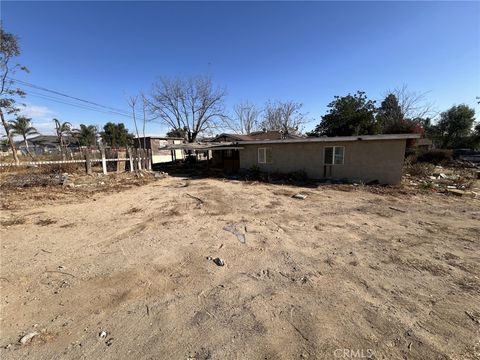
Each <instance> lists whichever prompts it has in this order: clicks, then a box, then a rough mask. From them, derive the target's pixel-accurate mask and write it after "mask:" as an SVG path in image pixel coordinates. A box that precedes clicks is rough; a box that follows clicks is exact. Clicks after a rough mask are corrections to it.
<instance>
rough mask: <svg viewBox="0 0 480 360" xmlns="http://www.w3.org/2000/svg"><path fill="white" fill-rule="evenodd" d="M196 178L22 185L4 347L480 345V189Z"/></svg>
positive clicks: (18, 352) (319, 351)
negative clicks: (74, 186) (475, 193)
mask: <svg viewBox="0 0 480 360" xmlns="http://www.w3.org/2000/svg"><path fill="white" fill-rule="evenodd" d="M183 184H185V181H183V180H182V179H181V178H173V177H170V178H166V179H161V180H158V181H155V182H152V183H149V184H146V185H143V186H140V187H136V186H132V187H131V188H130V189H118V191H117V192H114V193H107V194H99V193H94V194H89V195H88V196H83V195H78V193H75V191H74V190H71V193H70V194H69V193H68V191H66V190H65V192H62V196H61V197H60V198H59V197H55V196H54V197H50V198H49V197H43V198H42V197H36V196H29V194H31V193H32V192H33V191H34V190H33V189H26V190H22V192H19V193H18V194H17V195H18V196H16V198H13V197H12V196H7V194H5V193H4V194H3V196H5V197H6V198H8V203H6V204H3V205H4V206H3V210H2V211H1V215H0V220H1V223H2V226H1V228H0V237H1V269H0V291H1V323H0V325H1V340H0V341H1V342H0V345H1V346H2V347H1V349H0V358H2V359H26V358H31V359H132V358H134V359H301V358H309V359H337V358H339V359H342V358H354V357H355V356H357V358H358V357H360V356H363V358H366V357H368V356H370V358H373V359H406V358H408V359H475V358H477V359H478V358H480V277H479V274H480V201H479V200H478V199H470V198H465V197H454V196H447V195H438V194H432V195H423V194H422V195H405V194H395V193H391V194H373V193H372V192H371V191H365V190H364V189H362V188H358V189H355V190H353V188H350V189H352V190H353V191H339V190H334V189H331V188H318V189H316V188H307V189H303V188H296V187H290V186H282V185H269V184H258V183H257V184H249V183H245V182H236V181H222V180H213V179H200V180H191V181H190V182H188V183H187V185H188V186H183V187H182V185H183ZM35 191H40V192H42V191H43V192H44V191H45V190H42V189H40V190H35ZM69 191H70V190H69ZM299 191H302V192H304V193H306V194H308V197H307V198H306V199H305V200H297V199H293V198H291V196H292V195H293V194H295V193H296V192H299ZM22 194H23V195H22ZM197 198H198V199H197ZM15 199H16V200H15ZM202 201H203V203H202ZM392 207H393V208H392ZM399 210H400V211H399ZM18 219H20V220H18ZM229 226H230V227H229ZM225 227H229V229H230V230H232V229H233V232H237V233H238V235H239V236H238V237H237V236H236V235H235V234H233V233H232V232H229V231H226V230H224V228H225ZM235 229H236V230H235ZM242 235H244V236H245V242H242V241H241V240H242ZM209 257H213V258H215V257H221V258H222V259H223V260H224V261H225V266H223V267H221V266H217V265H216V264H215V263H214V262H213V261H212V260H211V259H210V258H209ZM102 331H105V332H106V336H105V337H101V336H99V334H100V333H101V332H102ZM31 332H38V335H37V336H35V337H34V338H33V339H32V340H31V341H30V342H27V343H26V344H25V345H20V344H19V339H20V338H21V337H22V336H23V335H26V334H29V333H31Z"/></svg>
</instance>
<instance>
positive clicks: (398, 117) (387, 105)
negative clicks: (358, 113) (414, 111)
mask: <svg viewBox="0 0 480 360" xmlns="http://www.w3.org/2000/svg"><path fill="white" fill-rule="evenodd" d="M376 120H377V122H378V124H379V125H381V126H382V132H383V133H384V134H389V133H390V134H392V133H395V131H394V130H395V128H398V127H399V124H401V123H402V122H403V121H404V115H403V113H402V109H401V108H400V105H399V103H398V99H397V97H396V96H395V95H394V94H388V95H387V96H386V97H385V99H383V101H382V103H381V104H380V107H379V108H378V109H377V117H376ZM392 130H393V131H392Z"/></svg>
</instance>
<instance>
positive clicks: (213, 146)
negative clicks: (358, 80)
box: [165, 134, 420, 150]
mask: <svg viewBox="0 0 480 360" xmlns="http://www.w3.org/2000/svg"><path fill="white" fill-rule="evenodd" d="M419 137H420V135H419V134H388V135H359V136H331V137H327V136H324V137H310V138H299V139H298V138H297V139H280V140H249V141H235V142H233V141H222V142H216V143H215V142H214V143H212V142H208V143H200V142H197V143H184V144H171V145H167V146H166V147H165V149H172V150H173V149H177V150H180V149H181V150H227V149H243V148H242V145H253V144H255V145H257V144H289V143H318V142H345V141H375V140H407V139H418V138H419Z"/></svg>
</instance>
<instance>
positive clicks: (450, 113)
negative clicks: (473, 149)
mask: <svg viewBox="0 0 480 360" xmlns="http://www.w3.org/2000/svg"><path fill="white" fill-rule="evenodd" d="M474 123H475V110H474V109H472V108H470V107H468V106H467V105H463V104H462V105H457V106H452V107H451V108H450V109H448V110H447V111H444V112H442V113H441V114H440V120H439V121H438V123H437V125H436V127H437V129H438V133H439V136H440V139H441V146H442V147H443V148H455V147H462V146H465V144H466V143H468V142H469V138H470V136H471V135H472V127H473V124H474Z"/></svg>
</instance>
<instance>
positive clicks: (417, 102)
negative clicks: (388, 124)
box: [385, 84, 437, 120]
mask: <svg viewBox="0 0 480 360" xmlns="http://www.w3.org/2000/svg"><path fill="white" fill-rule="evenodd" d="M388 94H393V95H395V97H396V98H397V100H398V104H399V106H400V109H401V111H402V114H403V116H404V117H405V118H406V119H412V120H413V119H423V118H426V117H430V118H431V117H434V116H436V115H437V112H436V111H435V110H434V106H433V104H432V103H430V102H428V101H427V99H426V95H427V94H428V92H424V93H418V92H415V91H410V90H409V89H408V86H407V85H405V84H404V85H402V86H401V87H398V88H395V89H393V90H389V91H387V92H386V93H385V96H388Z"/></svg>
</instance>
